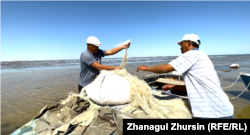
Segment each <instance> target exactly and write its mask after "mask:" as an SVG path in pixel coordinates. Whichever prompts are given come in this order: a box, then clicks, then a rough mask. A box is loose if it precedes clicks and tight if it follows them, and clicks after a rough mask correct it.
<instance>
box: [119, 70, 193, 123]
mask: <svg viewBox="0 0 250 135" xmlns="http://www.w3.org/2000/svg"><path fill="white" fill-rule="evenodd" d="M114 73H115V74H117V75H120V76H123V77H124V78H125V79H126V80H128V82H129V84H130V104H131V105H132V106H134V107H138V108H141V109H142V110H143V111H144V112H145V113H146V114H147V115H148V116H149V117H150V118H186V119H191V118H192V115H191V108H190V105H189V103H188V101H184V100H182V99H180V98H179V99H171V100H159V99H157V98H155V97H154V96H153V95H152V90H151V88H150V87H149V85H148V84H147V83H146V82H145V81H144V80H140V79H138V78H137V77H136V76H133V75H131V74H130V73H128V72H127V70H126V69H121V70H115V71H114Z"/></svg>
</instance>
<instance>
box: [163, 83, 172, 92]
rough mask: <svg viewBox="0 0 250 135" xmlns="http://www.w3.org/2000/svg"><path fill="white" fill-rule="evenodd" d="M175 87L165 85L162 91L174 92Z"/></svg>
mask: <svg viewBox="0 0 250 135" xmlns="http://www.w3.org/2000/svg"><path fill="white" fill-rule="evenodd" d="M174 86H175V85H170V84H167V85H163V86H162V90H163V91H168V90H173V88H174Z"/></svg>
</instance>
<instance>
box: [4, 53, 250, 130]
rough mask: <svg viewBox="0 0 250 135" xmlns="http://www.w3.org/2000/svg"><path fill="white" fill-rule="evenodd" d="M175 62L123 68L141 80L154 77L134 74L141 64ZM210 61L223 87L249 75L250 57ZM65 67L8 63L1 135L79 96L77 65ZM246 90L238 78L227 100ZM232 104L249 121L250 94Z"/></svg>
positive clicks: (146, 61)
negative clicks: (234, 66)
mask: <svg viewBox="0 0 250 135" xmlns="http://www.w3.org/2000/svg"><path fill="white" fill-rule="evenodd" d="M174 58H176V57H167V56H166V57H159V59H160V61H157V62H155V61H156V60H157V59H158V57H148V58H133V59H131V58H129V63H128V65H127V66H126V68H127V70H128V72H130V73H131V74H133V75H136V76H137V77H139V78H141V77H145V76H146V75H151V74H153V73H151V72H142V71H139V72H136V69H137V67H138V66H140V65H141V64H144V65H146V66H155V65H162V64H167V63H168V62H170V61H171V60H172V59H174ZM210 58H211V60H212V62H213V64H214V66H215V69H216V70H218V71H217V73H218V76H219V79H220V81H221V86H222V87H227V86H229V85H231V84H232V83H233V82H234V81H235V79H236V78H237V77H238V75H239V73H240V72H245V73H250V55H229V56H210ZM75 61H77V60H74V61H73V62H72V61H69V62H70V63H75ZM119 61H121V59H106V60H105V62H106V64H107V65H119ZM53 62H54V64H55V63H57V61H56V62H55V61H53ZM64 62H65V61H64ZM138 62H140V63H138ZM38 63H39V62H38ZM47 63H49V62H47ZM58 63H63V62H62V61H60V62H58ZM65 63H66V66H55V65H57V64H55V65H53V64H52V65H51V66H46V65H45V66H44V65H42V64H41V63H39V64H38V65H40V66H36V64H32V62H31V63H29V64H30V65H33V66H29V68H27V67H25V66H23V67H22V66H20V65H19V66H13V63H12V64H10V63H7V65H8V64H9V65H12V66H9V67H8V66H5V68H3V69H2V70H1V134H10V133H12V132H14V131H15V130H16V129H18V128H19V127H21V126H22V125H24V124H25V123H27V122H28V121H30V120H31V118H32V117H33V116H34V115H35V114H36V113H37V112H39V111H40V109H42V108H43V107H44V106H45V105H48V104H54V103H57V102H59V101H60V100H63V99H65V98H66V97H67V96H68V93H69V92H75V93H77V92H78V90H77V89H78V88H77V86H78V78H79V73H80V68H79V65H77V64H76V65H71V66H70V64H68V65H67V62H65ZM232 63H237V64H239V65H240V68H238V69H231V68H229V65H231V64H232ZM5 64H6V63H5ZM26 64H27V63H26ZM24 65H25V64H24ZM47 65H50V64H47ZM62 65H65V64H62ZM69 66H70V67H69ZM11 67H15V68H11ZM222 70H224V71H222ZM225 71H229V72H225ZM245 87H246V86H245V85H244V83H243V82H242V80H241V78H240V79H239V80H238V81H237V82H236V83H235V84H234V85H233V86H232V87H230V88H228V89H225V91H226V94H227V95H228V96H229V98H232V97H234V96H237V95H238V94H240V93H241V91H242V90H244V89H245ZM231 102H232V104H233V105H234V117H235V118H250V92H249V91H246V92H244V93H243V94H242V95H241V96H240V97H239V98H237V99H235V100H231Z"/></svg>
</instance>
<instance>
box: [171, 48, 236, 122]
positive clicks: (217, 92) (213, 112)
mask: <svg viewBox="0 0 250 135" xmlns="http://www.w3.org/2000/svg"><path fill="white" fill-rule="evenodd" d="M169 64H170V65H171V66H172V67H173V68H174V69H175V70H176V71H177V72H180V73H182V77H183V79H184V81H185V84H186V89H187V95H188V100H189V102H190V104H191V109H192V113H193V117H206V118H219V117H226V116H232V115H233V112H234V107H233V105H232V104H231V102H230V101H229V98H228V96H227V95H226V94H225V92H224V91H223V89H222V87H221V86H220V80H219V78H218V75H217V73H216V71H215V69H214V66H213V63H212V62H211V60H210V59H209V58H208V56H207V55H206V54H205V53H204V52H202V51H199V50H190V51H188V52H186V53H184V54H182V55H181V56H179V57H178V58H176V59H175V60H173V61H171V62H170V63H169Z"/></svg>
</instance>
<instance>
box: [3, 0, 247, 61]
mask: <svg viewBox="0 0 250 135" xmlns="http://www.w3.org/2000/svg"><path fill="white" fill-rule="evenodd" d="M249 13H250V1H239V2H238V1H188V2H186V1H157V2H154V1H1V61H19V60H59V59H60V60H61V59H79V58H80V54H81V52H83V51H85V50H86V49H87V46H86V40H87V38H88V37H89V36H95V37H97V38H98V39H99V40H100V42H101V46H100V49H104V50H110V49H113V48H115V47H117V45H118V44H119V43H122V42H125V41H127V40H129V39H130V40H131V46H130V48H129V49H128V57H146V56H178V55H181V51H180V46H179V45H178V44H177V42H178V41H180V40H181V39H182V37H183V36H184V35H185V34H191V33H193V34H197V35H198V36H199V37H200V39H201V45H200V50H201V51H204V52H205V53H206V54H208V55H227V54H250V14H249ZM124 53H125V50H122V51H120V52H119V53H117V54H115V55H112V56H107V57H106V58H122V57H123V56H124Z"/></svg>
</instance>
